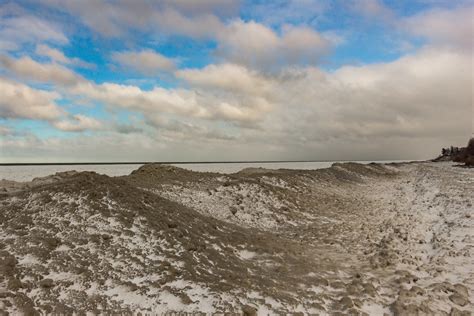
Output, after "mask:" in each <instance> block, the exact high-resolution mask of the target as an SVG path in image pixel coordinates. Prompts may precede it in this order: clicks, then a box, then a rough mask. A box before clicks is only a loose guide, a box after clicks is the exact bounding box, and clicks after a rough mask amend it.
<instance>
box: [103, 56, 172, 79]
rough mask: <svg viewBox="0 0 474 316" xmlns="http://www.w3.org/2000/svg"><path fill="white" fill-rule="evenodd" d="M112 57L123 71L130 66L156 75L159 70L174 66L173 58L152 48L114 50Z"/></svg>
mask: <svg viewBox="0 0 474 316" xmlns="http://www.w3.org/2000/svg"><path fill="white" fill-rule="evenodd" d="M112 59H113V60H114V61H115V62H117V63H119V64H120V65H121V66H122V67H123V68H124V70H125V71H127V69H128V68H131V69H132V70H135V71H138V72H140V73H142V74H144V75H153V76H157V75H158V74H159V72H160V71H171V70H173V69H174V68H175V67H176V64H175V61H174V60H173V59H171V58H168V57H165V56H163V55H161V54H160V53H157V52H154V51H152V50H142V51H137V52H134V51H125V52H115V53H113V54H112Z"/></svg>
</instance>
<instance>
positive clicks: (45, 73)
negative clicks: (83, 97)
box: [0, 56, 85, 86]
mask: <svg viewBox="0 0 474 316" xmlns="http://www.w3.org/2000/svg"><path fill="white" fill-rule="evenodd" d="M0 66H2V68H5V69H7V70H8V71H9V72H11V73H13V74H15V75H16V76H18V77H20V78H24V79H27V80H34V81H38V82H45V83H55V84H59V85H66V86H67V85H74V84H77V83H79V82H81V81H84V80H85V79H83V78H82V77H81V76H79V75H77V74H76V73H74V72H73V71H72V70H70V69H68V68H66V67H64V66H61V65H59V64H55V63H49V64H42V63H39V62H37V61H35V60H33V59H31V58H30V57H21V58H19V59H13V58H10V57H8V56H0Z"/></svg>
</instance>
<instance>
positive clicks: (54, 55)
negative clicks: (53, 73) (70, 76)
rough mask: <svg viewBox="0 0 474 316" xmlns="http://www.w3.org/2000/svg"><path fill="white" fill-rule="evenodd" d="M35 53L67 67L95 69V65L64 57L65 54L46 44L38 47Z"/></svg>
mask: <svg viewBox="0 0 474 316" xmlns="http://www.w3.org/2000/svg"><path fill="white" fill-rule="evenodd" d="M35 53H36V54H37V55H39V56H46V57H48V58H50V59H51V60H52V61H54V62H57V63H60V64H66V65H72V66H78V67H81V68H88V69H94V68H95V65H94V64H91V63H88V62H85V61H83V60H81V59H79V58H75V57H74V58H70V57H67V56H65V55H64V53H63V52H62V51H60V50H58V49H56V48H52V47H50V46H48V45H45V44H40V45H37V46H36V50H35Z"/></svg>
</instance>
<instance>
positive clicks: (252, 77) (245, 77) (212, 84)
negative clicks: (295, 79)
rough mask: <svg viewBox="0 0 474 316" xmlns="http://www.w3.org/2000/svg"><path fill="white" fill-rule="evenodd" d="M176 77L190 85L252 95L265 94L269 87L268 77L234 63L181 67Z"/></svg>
mask: <svg viewBox="0 0 474 316" xmlns="http://www.w3.org/2000/svg"><path fill="white" fill-rule="evenodd" d="M176 76H177V77H178V78H181V79H184V80H186V81H187V82H188V83H190V84H191V85H192V86H195V87H204V88H209V89H219V90H226V91H231V92H238V93H244V94H252V95H266V94H268V93H269V92H270V91H269V90H270V89H271V83H270V78H265V77H264V76H262V75H261V74H259V73H258V72H257V71H255V70H251V69H248V68H246V67H244V66H241V65H236V64H219V65H208V66H206V67H204V68H202V69H182V70H179V71H177V72H176Z"/></svg>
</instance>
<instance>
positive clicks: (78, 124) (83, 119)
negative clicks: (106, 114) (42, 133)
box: [53, 114, 102, 132]
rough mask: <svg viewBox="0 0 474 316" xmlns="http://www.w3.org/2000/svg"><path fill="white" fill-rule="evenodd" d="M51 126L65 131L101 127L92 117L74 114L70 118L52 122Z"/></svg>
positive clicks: (79, 130) (80, 130)
mask: <svg viewBox="0 0 474 316" xmlns="http://www.w3.org/2000/svg"><path fill="white" fill-rule="evenodd" d="M53 126H54V127H56V128H57V129H59V130H62V131H66V132H82V131H85V130H97V129H100V128H102V123H101V122H100V121H99V120H96V119H94V118H92V117H88V116H85V115H82V114H76V115H73V116H72V118H71V119H67V120H61V121H56V122H54V123H53Z"/></svg>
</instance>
